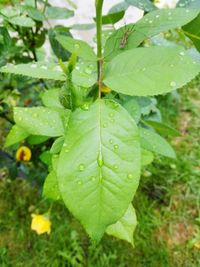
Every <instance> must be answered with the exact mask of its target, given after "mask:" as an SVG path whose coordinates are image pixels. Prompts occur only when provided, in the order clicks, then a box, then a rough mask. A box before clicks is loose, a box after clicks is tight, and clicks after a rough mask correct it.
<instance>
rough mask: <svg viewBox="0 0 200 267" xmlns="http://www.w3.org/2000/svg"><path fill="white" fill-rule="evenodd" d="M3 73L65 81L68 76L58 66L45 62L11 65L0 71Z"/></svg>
mask: <svg viewBox="0 0 200 267" xmlns="http://www.w3.org/2000/svg"><path fill="white" fill-rule="evenodd" d="M0 72H3V73H12V74H15V75H24V76H29V77H32V78H37V79H49V80H58V81H65V80H66V76H65V74H64V73H63V72H62V70H61V69H60V67H59V66H58V65H55V64H48V66H47V65H46V63H44V62H37V63H28V64H18V65H12V64H9V65H7V66H4V67H2V68H1V69H0Z"/></svg>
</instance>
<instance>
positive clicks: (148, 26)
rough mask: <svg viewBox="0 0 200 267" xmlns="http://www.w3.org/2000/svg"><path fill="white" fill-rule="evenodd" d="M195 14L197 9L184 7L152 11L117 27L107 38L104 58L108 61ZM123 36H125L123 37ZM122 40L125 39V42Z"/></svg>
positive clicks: (180, 23) (186, 21) (191, 17)
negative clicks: (135, 20) (133, 21)
mask: <svg viewBox="0 0 200 267" xmlns="http://www.w3.org/2000/svg"><path fill="white" fill-rule="evenodd" d="M197 15H198V10H187V9H184V8H175V9H170V10H169V9H161V10H155V11H152V12H150V13H148V14H147V15H145V16H144V17H143V18H142V19H140V20H139V21H138V22H137V23H136V24H129V25H126V26H124V27H122V28H120V29H118V30H117V31H115V32H114V33H113V34H112V35H111V36H110V37H109V38H108V39H107V41H106V45H105V52H104V54H105V59H106V60H107V61H109V60H111V59H112V58H113V57H115V56H116V55H118V54H120V53H122V52H123V51H125V50H130V49H132V48H136V47H137V46H139V45H140V44H141V43H142V42H143V41H144V40H145V39H146V38H150V37H152V36H154V35H157V34H159V33H161V32H165V31H168V30H171V29H174V28H179V27H181V26H182V25H185V24H187V23H188V22H190V21H191V20H192V19H194V18H195V17H196V16H197ZM125 36H127V37H126V38H125ZM122 40H126V42H123V41H122ZM123 44H124V45H123ZM121 46H122V47H121Z"/></svg>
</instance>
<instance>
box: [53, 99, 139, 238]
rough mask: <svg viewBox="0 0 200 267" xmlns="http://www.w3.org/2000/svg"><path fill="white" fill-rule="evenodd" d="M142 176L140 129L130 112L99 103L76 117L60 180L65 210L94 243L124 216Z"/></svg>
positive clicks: (60, 166) (62, 159)
mask: <svg viewBox="0 0 200 267" xmlns="http://www.w3.org/2000/svg"><path fill="white" fill-rule="evenodd" d="M139 176H140V144H139V136H138V129H137V126H136V124H135V122H134V121H133V119H132V118H131V117H130V115H129V114H128V113H127V111H126V110H125V109H123V108H122V107H121V106H120V105H119V104H117V103H115V102H113V101H111V100H97V101H96V102H94V103H93V104H92V105H91V106H90V108H89V110H87V111H83V110H81V109H77V110H76V111H75V112H74V113H72V115H71V117H70V120H69V124H68V130H67V132H66V136H65V143H64V145H63V148H62V151H61V154H60V157H59V162H58V170H57V177H58V183H59V189H60V192H61V195H62V198H63V200H64V202H65V204H66V206H67V207H68V208H69V210H70V211H71V212H72V213H73V215H74V216H75V217H76V218H77V219H79V220H80V221H81V223H82V224H83V226H84V227H85V229H86V231H87V232H88V234H89V235H90V237H91V238H92V239H94V240H100V238H101V237H102V235H103V233H104V231H105V229H106V227H107V226H108V225H110V224H113V223H115V222H116V221H117V220H118V219H120V218H121V217H122V216H123V214H124V212H125V211H126V209H127V207H128V205H129V203H130V202H131V200H132V198H133V196H134V193H135V191H136V189H137V186H138V182H139ZM80 203H81V205H79V204H80Z"/></svg>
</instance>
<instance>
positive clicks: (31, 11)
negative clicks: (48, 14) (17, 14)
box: [21, 5, 45, 21]
mask: <svg viewBox="0 0 200 267" xmlns="http://www.w3.org/2000/svg"><path fill="white" fill-rule="evenodd" d="M21 8H22V10H24V11H26V12H27V13H28V15H29V17H30V18H32V19H34V20H36V21H43V20H45V16H44V14H43V13H42V12H41V11H39V10H37V9H36V8H34V7H32V6H28V5H25V6H21Z"/></svg>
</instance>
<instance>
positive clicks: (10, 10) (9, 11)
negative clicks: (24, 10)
mask: <svg viewBox="0 0 200 267" xmlns="http://www.w3.org/2000/svg"><path fill="white" fill-rule="evenodd" d="M0 14H1V15H3V16H5V17H7V18H12V17H16V16H18V15H19V14H20V11H19V10H18V9H17V8H15V7H5V8H2V9H1V10H0Z"/></svg>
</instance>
